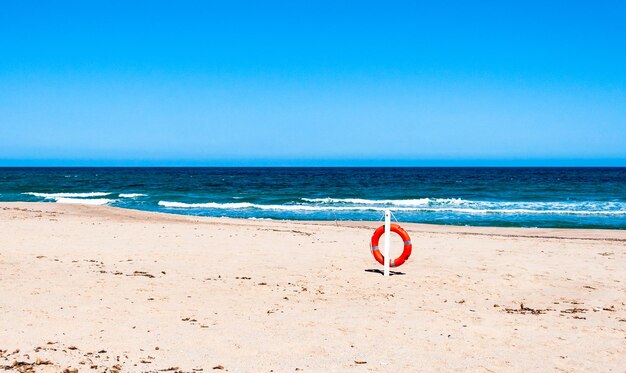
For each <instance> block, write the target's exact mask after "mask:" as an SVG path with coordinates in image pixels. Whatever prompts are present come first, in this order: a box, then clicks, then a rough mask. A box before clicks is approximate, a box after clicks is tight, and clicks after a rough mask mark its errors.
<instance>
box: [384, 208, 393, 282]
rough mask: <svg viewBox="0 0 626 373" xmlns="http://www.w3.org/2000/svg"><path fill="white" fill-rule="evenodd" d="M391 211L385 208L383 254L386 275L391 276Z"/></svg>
mask: <svg viewBox="0 0 626 373" xmlns="http://www.w3.org/2000/svg"><path fill="white" fill-rule="evenodd" d="M390 239H391V211H389V210H385V246H384V247H383V255H384V256H385V264H384V266H385V277H389V250H390V246H391V242H390Z"/></svg>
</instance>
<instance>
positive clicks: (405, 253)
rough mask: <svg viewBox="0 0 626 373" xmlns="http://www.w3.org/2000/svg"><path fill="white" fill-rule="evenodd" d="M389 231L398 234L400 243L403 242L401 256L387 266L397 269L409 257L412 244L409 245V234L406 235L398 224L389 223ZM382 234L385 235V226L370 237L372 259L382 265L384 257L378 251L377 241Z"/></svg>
mask: <svg viewBox="0 0 626 373" xmlns="http://www.w3.org/2000/svg"><path fill="white" fill-rule="evenodd" d="M391 231H392V232H395V233H397V234H399V235H400V237H401V238H402V241H404V250H402V254H400V256H399V257H397V258H396V259H394V260H391V261H389V265H390V266H391V267H399V266H401V265H402V264H403V263H404V262H405V261H406V260H407V259H409V256H411V250H413V244H412V243H411V237H409V234H408V233H406V231H405V230H404V229H403V228H402V227H401V226H399V225H398V224H394V223H391ZM383 233H385V226H384V225H381V226H380V227H378V228H377V229H376V230H375V231H374V234H373V235H372V242H371V245H370V247H371V249H372V254H373V255H374V259H376V261H377V262H378V263H380V264H383V265H384V264H385V257H384V256H383V254H382V253H381V252H380V250H379V249H378V240H379V239H380V236H382V235H383Z"/></svg>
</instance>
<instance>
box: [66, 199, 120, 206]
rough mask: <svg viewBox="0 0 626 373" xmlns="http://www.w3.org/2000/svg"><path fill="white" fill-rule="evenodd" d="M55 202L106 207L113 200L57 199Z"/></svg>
mask: <svg viewBox="0 0 626 373" xmlns="http://www.w3.org/2000/svg"><path fill="white" fill-rule="evenodd" d="M56 202H57V203H71V204H81V205H106V204H108V203H111V202H113V200H112V199H106V198H57V199H56Z"/></svg>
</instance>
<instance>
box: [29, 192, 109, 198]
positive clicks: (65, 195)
mask: <svg viewBox="0 0 626 373" xmlns="http://www.w3.org/2000/svg"><path fill="white" fill-rule="evenodd" d="M22 194H28V195H31V196H35V197H41V198H46V199H57V198H89V197H105V196H108V195H111V194H112V193H105V192H90V193H36V192H26V193H22Z"/></svg>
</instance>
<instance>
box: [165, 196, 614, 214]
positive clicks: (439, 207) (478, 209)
mask: <svg viewBox="0 0 626 373" xmlns="http://www.w3.org/2000/svg"><path fill="white" fill-rule="evenodd" d="M303 200H304V199H303ZM312 200H314V199H309V201H312ZM321 200H322V199H318V201H321ZM324 200H325V201H326V200H327V199H324ZM355 200H359V199H350V201H351V202H346V203H356V202H354V201H355ZM426 200H428V203H427V204H425V205H424V206H415V202H410V203H412V204H413V206H411V207H409V206H410V205H409V206H406V204H405V206H404V207H403V206H402V205H401V204H400V203H399V202H398V201H397V200H382V201H394V202H396V205H398V206H399V207H395V208H392V209H391V210H392V211H399V212H415V213H420V212H421V213H457V214H506V215H512V214H516V215H532V214H548V215H626V205H625V206H619V205H616V203H614V202H604V203H597V202H593V203H592V202H587V203H568V202H504V201H502V202H491V201H466V200H461V199H450V200H448V199H443V200H438V199H426ZM342 201H343V202H345V201H346V200H342ZM364 201H368V202H366V203H362V204H365V206H345V205H344V206H328V205H304V204H295V205H262V204H255V203H250V202H241V203H216V202H208V203H184V202H170V201H159V203H158V204H159V206H163V207H166V208H178V209H223V210H239V209H257V210H273V211H319V212H321V211H384V210H386V209H388V208H389V207H388V206H380V205H375V204H374V203H372V202H373V201H372V200H364ZM409 201H415V200H409ZM322 203H329V202H322ZM378 203H380V202H378ZM446 204H448V205H447V206H446ZM450 204H451V205H454V206H450ZM616 206H618V207H621V208H620V209H615V207H616ZM533 207H534V208H533ZM566 207H569V208H566ZM591 207H595V208H594V209H592V208H591ZM609 207H611V209H609Z"/></svg>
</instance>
